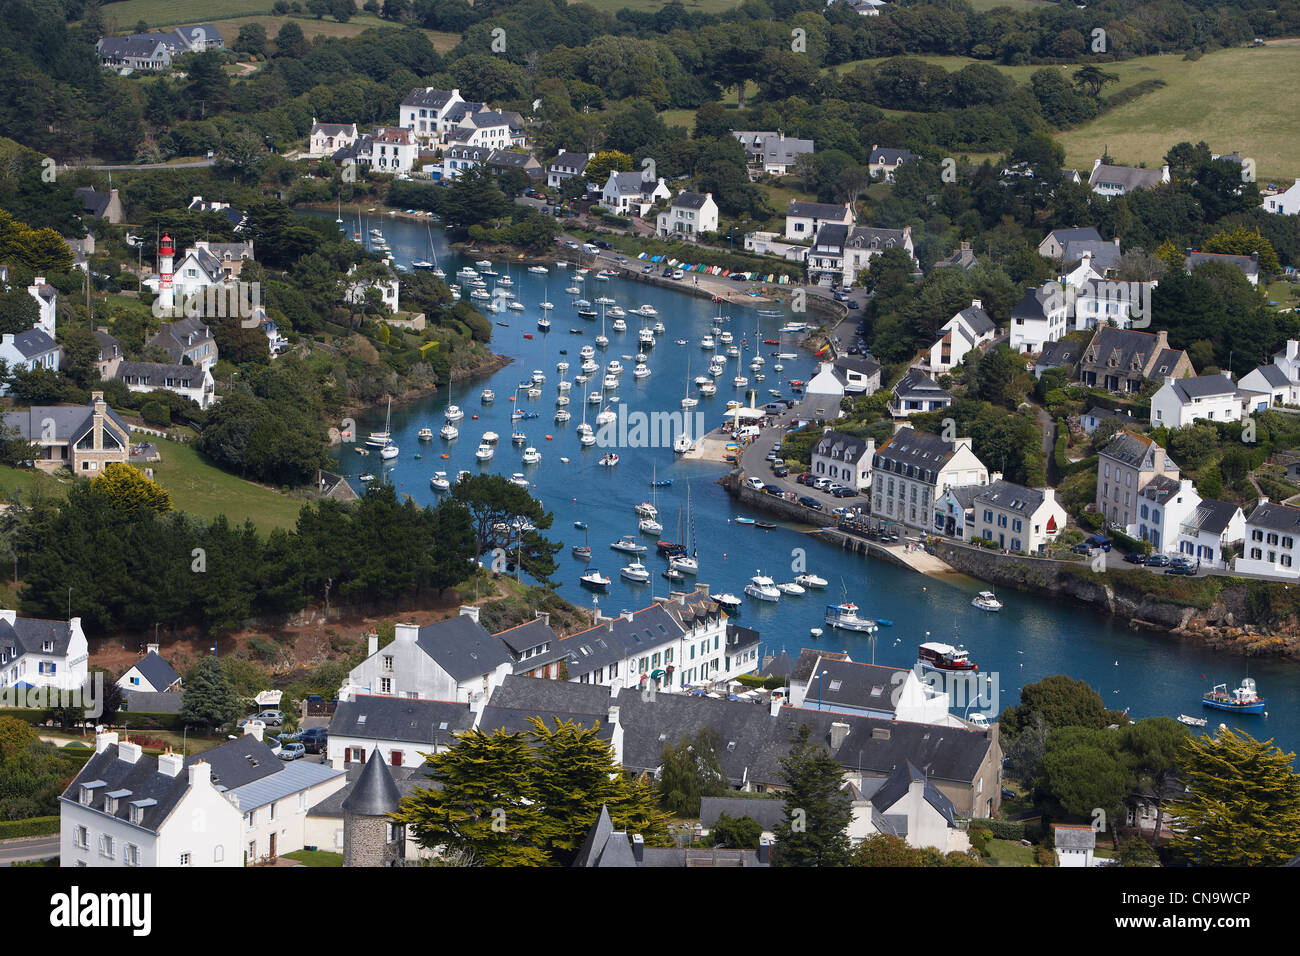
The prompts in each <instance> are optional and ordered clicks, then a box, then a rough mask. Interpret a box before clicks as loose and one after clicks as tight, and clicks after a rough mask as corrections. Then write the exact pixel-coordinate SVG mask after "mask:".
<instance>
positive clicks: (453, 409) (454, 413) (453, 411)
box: [442, 405, 465, 422]
mask: <svg viewBox="0 0 1300 956" xmlns="http://www.w3.org/2000/svg"><path fill="white" fill-rule="evenodd" d="M442 417H443V418H445V419H447V421H449V422H458V421H460V420H461V419H462V418H464V417H465V413H464V412H462V411H461V410H460V406H458V405H448V406H447V410H446V411H445V412H443V413H442Z"/></svg>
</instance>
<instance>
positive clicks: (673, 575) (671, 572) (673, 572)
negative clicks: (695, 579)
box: [663, 567, 686, 581]
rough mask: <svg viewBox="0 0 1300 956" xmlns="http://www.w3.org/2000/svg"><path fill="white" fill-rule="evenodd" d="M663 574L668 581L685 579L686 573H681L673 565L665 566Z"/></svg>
mask: <svg viewBox="0 0 1300 956" xmlns="http://www.w3.org/2000/svg"><path fill="white" fill-rule="evenodd" d="M663 576H664V577H665V578H667V579H668V580H669V581H685V580H686V575H684V574H682V572H680V571H678V570H677V569H676V568H673V567H669V568H665V569H664V572H663Z"/></svg>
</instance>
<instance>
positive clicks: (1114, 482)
mask: <svg viewBox="0 0 1300 956" xmlns="http://www.w3.org/2000/svg"><path fill="white" fill-rule="evenodd" d="M1159 477H1164V478H1168V479H1172V480H1174V481H1177V480H1178V478H1179V471H1178V465H1176V464H1175V463H1174V462H1173V461H1172V460H1171V459H1170V458H1169V456H1168V455H1167V454H1165V450H1164V449H1163V448H1161V447H1160V446H1159V445H1157V444H1156V443H1155V441H1154V440H1152V439H1150V438H1147V437H1145V436H1143V435H1136V434H1134V433H1133V432H1130V431H1122V432H1119V433H1118V434H1117V435H1116V436H1115V437H1114V439H1112V440H1111V442H1110V444H1108V445H1106V447H1105V448H1102V449H1099V450H1098V452H1097V501H1096V510H1097V513H1098V514H1100V515H1101V516H1102V517H1103V518H1105V519H1106V523H1107V525H1108V526H1110V527H1112V528H1121V529H1123V531H1124V533H1125V534H1127V535H1128V536H1129V537H1137V536H1138V530H1137V528H1138V517H1139V507H1140V504H1141V503H1140V501H1139V500H1138V493H1139V492H1140V491H1141V490H1142V489H1143V488H1145V487H1146V486H1147V485H1148V484H1150V483H1151V482H1152V481H1154V480H1155V479H1156V478H1159Z"/></svg>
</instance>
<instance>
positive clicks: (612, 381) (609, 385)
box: [601, 375, 618, 392]
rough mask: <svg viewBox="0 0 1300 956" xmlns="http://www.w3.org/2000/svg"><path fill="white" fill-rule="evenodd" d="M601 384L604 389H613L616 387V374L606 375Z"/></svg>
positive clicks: (608, 390) (610, 390)
mask: <svg viewBox="0 0 1300 956" xmlns="http://www.w3.org/2000/svg"><path fill="white" fill-rule="evenodd" d="M601 384H602V387H603V388H604V389H605V391H607V392H612V391H615V390H617V389H618V376H617V375H606V376H605V379H604V381H603V382H602V383H601Z"/></svg>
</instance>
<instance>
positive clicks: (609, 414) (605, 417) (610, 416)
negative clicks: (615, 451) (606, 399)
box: [596, 408, 618, 465]
mask: <svg viewBox="0 0 1300 956" xmlns="http://www.w3.org/2000/svg"><path fill="white" fill-rule="evenodd" d="M616 421H618V413H617V412H615V411H614V409H612V408H607V409H605V410H604V411H603V412H601V413H600V414H599V415H597V416H596V425H597V426H598V427H599V426H600V425H608V424H610V423H611V422H616ZM609 464H611V465H617V464H618V455H615V456H614V460H613V461H611V462H609Z"/></svg>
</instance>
